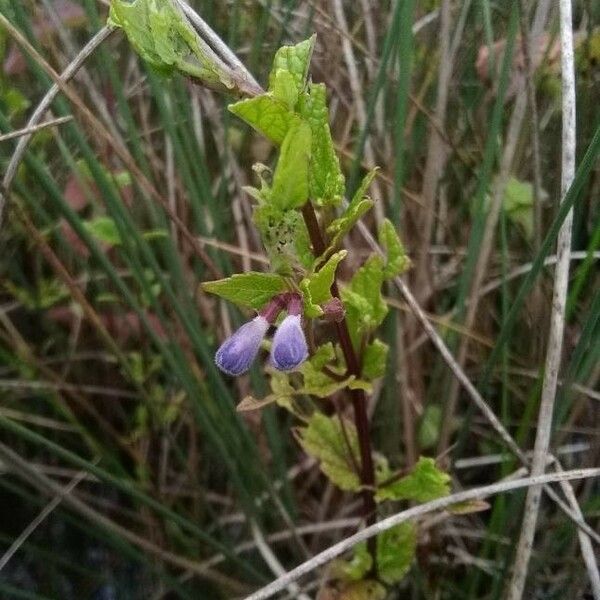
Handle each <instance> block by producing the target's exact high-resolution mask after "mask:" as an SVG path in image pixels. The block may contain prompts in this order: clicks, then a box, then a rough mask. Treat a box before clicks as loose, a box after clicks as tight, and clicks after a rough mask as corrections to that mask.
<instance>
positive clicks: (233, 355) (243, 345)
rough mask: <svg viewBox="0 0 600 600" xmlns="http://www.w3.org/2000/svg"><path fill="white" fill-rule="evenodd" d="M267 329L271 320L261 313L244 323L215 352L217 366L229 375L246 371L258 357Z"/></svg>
mask: <svg viewBox="0 0 600 600" xmlns="http://www.w3.org/2000/svg"><path fill="white" fill-rule="evenodd" d="M267 329H269V322H268V321H267V319H265V318H264V317H263V316H261V315H258V316H257V317H255V318H254V319H252V321H249V322H248V323H244V325H242V326H241V327H240V328H239V329H238V330H237V331H236V332H235V333H234V334H233V335H232V336H231V337H229V338H227V339H226V340H225V341H224V342H223V344H221V347H220V348H219V349H218V350H217V353H216V354H215V363H216V364H217V367H219V369H221V371H223V372H225V373H227V374H228V375H241V374H242V373H245V372H246V371H247V370H248V369H249V368H250V365H251V364H252V361H253V360H254V359H255V358H256V355H257V354H258V350H259V348H260V343H261V342H262V340H263V338H264V337H265V334H266V333H267Z"/></svg>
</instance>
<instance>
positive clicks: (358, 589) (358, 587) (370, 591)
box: [335, 579, 387, 600]
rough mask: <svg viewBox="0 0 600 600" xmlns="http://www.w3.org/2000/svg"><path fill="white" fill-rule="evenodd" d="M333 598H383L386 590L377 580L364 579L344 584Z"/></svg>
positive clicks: (346, 599)
mask: <svg viewBox="0 0 600 600" xmlns="http://www.w3.org/2000/svg"><path fill="white" fill-rule="evenodd" d="M335 598H336V600H385V599H386V598H387V591H386V589H385V588H384V587H383V586H382V585H381V584H380V583H379V582H378V581H375V580H374V579H365V580H364V581H354V582H352V583H349V584H347V585H345V586H344V587H343V588H342V589H341V590H340V592H339V594H338V595H337V596H335Z"/></svg>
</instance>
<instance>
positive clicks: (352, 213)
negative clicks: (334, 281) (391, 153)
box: [327, 167, 379, 249]
mask: <svg viewBox="0 0 600 600" xmlns="http://www.w3.org/2000/svg"><path fill="white" fill-rule="evenodd" d="M378 170H379V168H378V167H375V168H374V169H373V170H372V171H369V173H367V175H365V177H364V179H363V180H362V183H361V184H360V186H359V188H358V190H356V193H355V194H354V197H353V198H352V202H350V204H348V207H347V208H346V210H345V211H344V214H343V215H342V216H341V217H338V218H337V219H334V220H333V221H332V222H331V223H330V224H329V226H328V227H327V233H328V234H329V235H330V236H332V239H331V242H330V243H329V249H335V248H337V246H338V245H339V244H340V243H341V241H342V239H343V237H344V236H345V235H346V234H347V233H348V232H349V231H350V230H351V229H352V227H354V225H355V224H356V223H357V222H358V220H359V219H360V218H361V217H362V216H363V215H364V214H365V213H366V212H367V211H369V210H370V209H371V207H372V206H373V204H374V202H373V200H371V199H370V198H368V197H365V194H366V192H367V189H368V188H369V186H370V185H371V182H372V181H373V179H374V178H375V175H377V171H378Z"/></svg>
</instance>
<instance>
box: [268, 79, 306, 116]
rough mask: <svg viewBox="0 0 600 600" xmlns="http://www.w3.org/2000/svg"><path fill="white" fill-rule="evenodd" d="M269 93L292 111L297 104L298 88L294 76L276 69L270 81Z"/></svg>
mask: <svg viewBox="0 0 600 600" xmlns="http://www.w3.org/2000/svg"><path fill="white" fill-rule="evenodd" d="M272 84H273V85H272V88H271V92H272V93H273V96H274V97H275V98H276V99H277V100H279V101H280V102H282V103H283V104H285V106H286V107H287V108H288V109H289V110H290V111H293V110H294V108H295V107H296V103H297V102H298V96H299V93H298V88H297V87H296V81H295V80H294V76H293V75H292V73H290V72H289V71H286V70H284V69H277V71H276V72H275V75H274V77H273V81H272Z"/></svg>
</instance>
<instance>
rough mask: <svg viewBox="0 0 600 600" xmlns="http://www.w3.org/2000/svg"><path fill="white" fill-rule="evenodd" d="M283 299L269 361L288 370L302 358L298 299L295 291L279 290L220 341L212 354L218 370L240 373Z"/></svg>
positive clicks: (253, 355) (304, 349) (303, 340)
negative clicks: (281, 314)
mask: <svg viewBox="0 0 600 600" xmlns="http://www.w3.org/2000/svg"><path fill="white" fill-rule="evenodd" d="M284 303H285V304H286V305H287V312H288V314H287V316H286V317H285V318H284V319H283V321H282V322H281V324H280V325H279V327H278V328H277V331H276V332H275V335H274V336H273V343H272V345H271V356H270V361H271V364H272V365H273V366H274V367H275V368H276V369H279V370H280V371H291V370H292V369H295V368H296V367H297V366H298V365H300V364H302V363H303V362H304V361H305V360H306V358H307V357H308V347H307V345H306V338H305V337H304V332H303V331H302V317H301V307H302V300H301V299H300V298H299V297H298V296H297V295H296V294H281V295H280V296H278V297H276V298H274V299H273V300H272V301H271V302H270V303H269V304H268V305H267V306H266V307H265V308H264V309H263V310H262V311H261V312H260V314H259V315H258V316H256V317H254V319H252V320H251V321H249V322H248V323H244V325H242V326H241V327H240V328H239V329H238V330H237V331H236V332H235V333H234V334H233V335H232V336H231V337H229V338H227V339H226V340H225V341H224V342H223V344H221V347H220V348H219V349H218V350H217V353H216V355H215V363H216V364H217V366H218V367H219V369H221V371H223V372H225V373H227V374H228V375H241V374H242V373H245V372H246V371H247V370H248V369H249V368H250V365H251V364H252V361H253V360H254V359H255V358H256V355H257V354H258V351H259V349H260V344H261V342H262V341H263V338H264V337H265V335H266V333H267V331H268V330H269V327H270V326H271V325H272V324H273V322H274V321H275V319H276V317H277V315H278V314H279V312H280V311H281V310H282V308H283V306H284Z"/></svg>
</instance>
